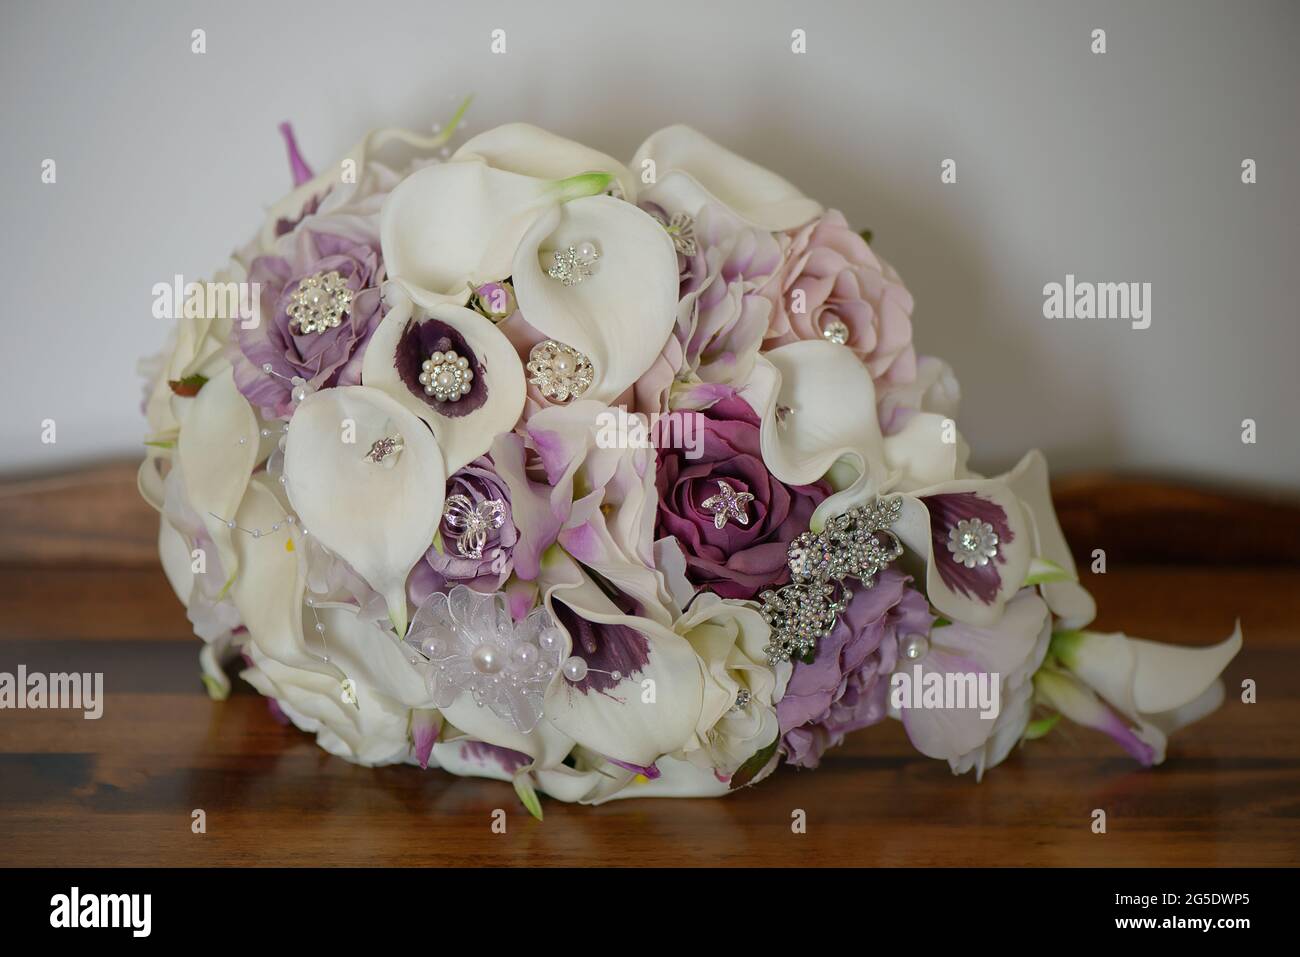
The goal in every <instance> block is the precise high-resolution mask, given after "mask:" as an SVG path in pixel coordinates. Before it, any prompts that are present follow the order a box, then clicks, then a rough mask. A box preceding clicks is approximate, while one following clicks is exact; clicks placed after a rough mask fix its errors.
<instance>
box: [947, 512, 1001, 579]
mask: <svg viewBox="0 0 1300 957" xmlns="http://www.w3.org/2000/svg"><path fill="white" fill-rule="evenodd" d="M948 551H950V552H952V560H953V561H955V562H957V564H959V565H965V566H966V567H967V568H974V567H975V566H976V565H980V566H983V565H987V564H988V563H989V559H991V558H994V557H996V555H997V553H998V534H997V532H995V531H994V530H993V526H992V525H990V524H989V523H988V522H984V521H981V520H980V519H978V518H966V519H962V520H961V521H960V522H958V523H957V524H956V525H955V526H953V528H952V529H950V530H949V532H948Z"/></svg>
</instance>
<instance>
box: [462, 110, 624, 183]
mask: <svg viewBox="0 0 1300 957" xmlns="http://www.w3.org/2000/svg"><path fill="white" fill-rule="evenodd" d="M465 159H482V160H483V161H485V162H486V163H487V164H488V165H489V166H492V167H495V168H496V169H502V170H506V171H507V172H510V173H521V174H523V175H524V176H535V177H537V178H538V179H566V178H568V177H570V176H576V175H577V174H579V173H587V172H591V171H593V170H599V171H600V172H604V173H610V174H611V175H613V176H614V178H615V179H616V180H617V181H618V185H619V186H620V187H622V190H623V198H624V199H626V200H628V201H629V202H634V201H635V199H636V180H635V179H634V178H633V176H632V174H631V173H630V172H629V171H628V168H627V167H626V166H624V165H623V164H622V163H620V162H619V161H618V160H616V159H614V158H613V157H612V156H606V155H605V154H604V153H601V152H599V151H598V150H593V149H591V148H590V147H587V146H583V145H582V144H581V143H575V142H574V141H573V140H568V139H565V138H564V137H563V136H556V135H555V134H554V133H551V132H549V131H548V130H544V129H542V128H541V127H538V126H533V125H532V124H531V123H506V124H505V125H503V126H498V127H494V128H493V129H490V130H488V131H487V132H486V133H480V134H479V135H478V136H475V137H472V138H471V139H469V140H468V141H466V143H465V144H464V145H463V146H461V148H460V149H458V150H456V152H455V154H454V155H453V156H452V162H456V161H459V160H465Z"/></svg>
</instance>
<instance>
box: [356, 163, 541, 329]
mask: <svg viewBox="0 0 1300 957" xmlns="http://www.w3.org/2000/svg"><path fill="white" fill-rule="evenodd" d="M550 186H551V184H549V183H547V182H546V181H544V180H539V179H534V178H533V177H531V176H520V175H519V174H517V173H508V172H506V171H504V170H498V169H493V168H492V167H490V166H488V165H487V164H485V163H483V162H480V161H477V160H473V161H467V162H463V163H441V164H438V165H435V166H426V167H425V168H424V169H421V170H418V171H416V172H415V173H412V174H411V175H410V176H408V177H407V178H406V179H404V180H402V182H401V183H400V184H399V185H398V186H397V188H396V189H394V190H393V191H392V193H390V194H389V197H388V199H387V200H386V201H385V202H384V209H383V213H382V214H381V215H380V243H381V246H382V249H383V256H384V265H385V266H386V267H387V269H388V275H389V277H390V278H392V279H396V280H398V281H399V282H400V283H401V284H402V286H403V287H404V288H405V289H406V290H407V291H408V292H409V293H410V295H411V298H412V299H414V300H415V301H416V303H418V304H419V305H421V306H424V307H425V308H429V307H432V306H435V305H437V304H439V303H443V302H454V303H457V304H460V303H464V302H465V300H466V299H467V298H468V295H469V289H468V288H467V284H469V283H482V282H486V281H488V280H497V279H504V278H505V277H506V276H508V275H510V265H511V261H512V259H513V257H514V253H515V249H516V248H517V247H518V245H519V240H520V239H521V238H522V237H523V235H524V233H525V232H526V231H527V230H528V228H529V226H531V225H532V224H533V223H534V222H535V221H536V220H537V218H538V217H539V216H541V215H542V214H543V213H545V212H546V210H547V209H548V208H549V206H550V204H551V203H552V202H553V194H552V191H551V190H550ZM530 321H531V320H530Z"/></svg>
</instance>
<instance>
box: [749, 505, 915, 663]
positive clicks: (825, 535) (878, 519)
mask: <svg viewBox="0 0 1300 957" xmlns="http://www.w3.org/2000/svg"><path fill="white" fill-rule="evenodd" d="M902 508H903V500H902V499H900V498H893V499H889V500H887V501H882V500H881V499H876V500H874V501H873V502H871V503H870V504H869V505H859V506H857V507H856V508H852V509H850V510H849V511H847V512H845V513H844V514H842V515H836V516H834V517H833V518H831V519H830V520H829V521H828V522H827V523H826V527H825V528H824V529H822V531H821V533H820V534H816V533H813V532H811V531H808V532H804V533H803V534H801V535H799V536H798V537H797V538H796V539H795V540H794V541H793V542H791V543H790V547H789V548H788V549H787V551H786V562H787V564H788V565H789V567H790V577H791V583H790V584H789V585H785V586H783V587H781V588H778V589H776V590H774V591H772V590H769V591H765V592H763V593H762V594H761V595H759V596H758V598H759V601H761V602H762V607H761V608H760V609H759V612H760V614H762V616H763V620H764V621H766V622H767V623H768V625H769V626H770V627H771V629H772V634H771V638H770V639H769V641H768V645H767V647H766V648H765V649H764V651H765V652H766V654H767V658H768V661H770V662H772V663H773V664H775V663H776V662H778V661H789V660H790V659H791V658H794V657H799V658H801V659H803V660H805V661H810V660H812V656H813V655H815V654H816V652H817V641H818V639H819V638H824V637H826V636H827V635H829V634H830V633H831V630H832V629H833V628H834V627H835V622H836V620H837V618H838V616H839V614H840V613H841V612H842V611H843V610H844V609H845V608H847V607H848V603H849V600H850V599H851V598H852V597H853V592H852V591H851V590H850V589H849V588H848V586H847V585H845V584H844V581H845V579H848V578H856V579H858V581H860V582H861V583H862V586H863V587H864V588H871V587H873V586H874V585H875V583H876V582H875V579H876V575H877V574H878V573H879V572H880V571H881V570H882V569H883V568H885V567H886V566H887V565H889V564H890V563H891V562H893V561H894V560H895V559H897V558H898V557H899V556H900V555H902V554H903V545H902V543H901V542H900V541H899V540H898V537H897V536H896V535H895V534H894V533H893V532H892V531H890V526H892V525H893V524H894V523H895V522H896V521H897V520H898V516H899V513H900V512H901V511H902Z"/></svg>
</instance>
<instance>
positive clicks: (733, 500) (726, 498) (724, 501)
mask: <svg viewBox="0 0 1300 957" xmlns="http://www.w3.org/2000/svg"><path fill="white" fill-rule="evenodd" d="M717 482H718V494H717V495H710V496H709V497H708V498H706V499H705V500H704V501H703V502H701V503H700V508H703V509H707V510H708V511H710V512H712V513H713V527H714V528H717V529H722V528H725V527H726V525H727V519H729V518H734V519H735V520H736V522H738V523H739V524H741V525H748V524H749V513H748V512H746V511H745V506H746V505H747V504H748V503H750V502H752V501H754V496H753V495H751V494H750V493H749V492H737V491H736V490H735V489H733V488H732V487H731V486H730V485H728V484H727V483H726V482H724V481H722V480H721V479H718V480H717Z"/></svg>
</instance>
